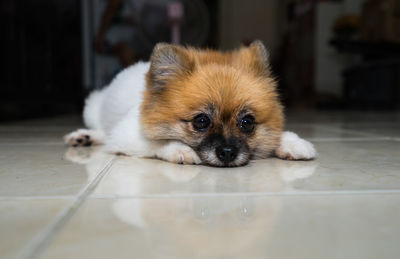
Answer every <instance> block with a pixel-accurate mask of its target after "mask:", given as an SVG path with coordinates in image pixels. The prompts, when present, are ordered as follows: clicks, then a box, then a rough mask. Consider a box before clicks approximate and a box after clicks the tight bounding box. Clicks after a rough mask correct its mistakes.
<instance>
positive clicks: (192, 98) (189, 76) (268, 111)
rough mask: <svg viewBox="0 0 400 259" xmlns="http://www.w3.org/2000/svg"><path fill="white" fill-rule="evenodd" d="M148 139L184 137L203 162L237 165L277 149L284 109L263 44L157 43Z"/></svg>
mask: <svg viewBox="0 0 400 259" xmlns="http://www.w3.org/2000/svg"><path fill="white" fill-rule="evenodd" d="M141 121H142V127H143V131H144V133H145V134H146V136H147V137H148V138H150V139H155V140H179V141H182V142H183V143H185V144H187V145H189V146H190V147H192V148H193V149H194V150H195V151H196V152H197V154H198V155H199V156H200V158H201V160H202V161H203V163H205V164H208V165H213V166H240V165H244V164H246V163H248V161H249V160H250V159H251V158H265V157H267V156H269V155H270V153H271V152H272V151H273V150H274V149H275V148H276V147H277V145H278V143H279V137H280V135H281V132H282V127H283V114H282V106H281V104H280V103H279V100H278V96H277V92H276V84H275V81H274V79H273V78H271V75H270V70H269V64H268V54H267V52H266V50H265V48H264V46H263V45H262V43H261V42H258V41H257V42H254V43H253V44H251V45H250V47H248V48H241V49H239V50H237V51H234V52H229V53H221V52H216V51H208V50H207V51H200V50H196V49H192V48H183V47H178V46H172V45H168V44H158V45H157V46H156V47H155V49H154V51H153V54H152V57H151V66H150V70H149V72H148V74H147V87H146V90H145V93H144V100H143V103H142V107H141Z"/></svg>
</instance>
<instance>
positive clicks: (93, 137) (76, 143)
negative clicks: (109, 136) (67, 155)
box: [64, 129, 105, 147]
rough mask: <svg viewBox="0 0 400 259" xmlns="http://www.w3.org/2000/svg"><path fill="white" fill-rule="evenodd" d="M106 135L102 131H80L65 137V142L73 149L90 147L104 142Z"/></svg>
mask: <svg viewBox="0 0 400 259" xmlns="http://www.w3.org/2000/svg"><path fill="white" fill-rule="evenodd" d="M104 138H105V136H104V134H103V133H102V132H100V131H95V130H89V129H78V130H76V131H73V132H71V133H69V134H67V135H65V136H64V142H65V144H67V145H68V146H71V147H82V146H83V147H88V146H92V145H100V144H103V142H104Z"/></svg>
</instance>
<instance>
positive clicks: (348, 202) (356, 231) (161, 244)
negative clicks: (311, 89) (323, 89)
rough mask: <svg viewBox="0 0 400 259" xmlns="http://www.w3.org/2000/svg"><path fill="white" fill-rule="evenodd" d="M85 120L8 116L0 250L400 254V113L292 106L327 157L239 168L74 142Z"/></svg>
mask: <svg viewBox="0 0 400 259" xmlns="http://www.w3.org/2000/svg"><path fill="white" fill-rule="evenodd" d="M79 126H80V120H79V118H78V117H60V118H53V119H47V120H33V121H23V122H14V123H9V124H2V125H0V230H1V231H0V258H177V259H180V258H185V259H186V258H202V259H203V258H240V259H253V258H285V259H286V258H307V259H313V258H318V259H320V258H328V259H330V258H363V259H364V258H400V246H399V244H400V221H399V218H400V113H359V112H347V113H340V112H324V113H321V112H320V113H318V112H304V113H300V112H299V113H296V114H290V115H289V116H288V126H287V128H288V129H290V130H293V131H295V132H297V133H298V134H299V135H301V136H303V137H305V138H307V139H309V140H311V141H312V142H313V143H314V144H315V146H316V148H317V150H318V152H319V157H318V159H316V160H314V161H310V162H292V161H281V160H277V159H274V158H271V159H267V160H260V161H254V162H252V163H250V164H249V165H248V166H246V167H241V168H233V169H220V168H210V167H204V166H182V165H175V164H170V163H166V162H162V161H157V160H150V159H137V158H127V157H113V156H111V155H109V154H106V153H103V152H102V151H101V149H100V148H71V149H68V148H66V147H64V146H63V144H62V141H61V137H62V135H63V134H64V133H67V132H69V131H71V130H73V129H75V128H77V127H79Z"/></svg>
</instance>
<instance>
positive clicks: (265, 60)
mask: <svg viewBox="0 0 400 259" xmlns="http://www.w3.org/2000/svg"><path fill="white" fill-rule="evenodd" d="M249 49H250V51H251V52H253V53H254V54H255V55H256V58H258V60H259V62H260V64H261V65H263V66H264V67H265V68H266V69H269V53H268V51H267V49H266V48H265V46H264V44H263V43H262V41H261V40H255V41H253V42H252V43H251V44H250V46H249Z"/></svg>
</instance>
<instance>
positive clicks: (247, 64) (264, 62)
mask: <svg viewBox="0 0 400 259" xmlns="http://www.w3.org/2000/svg"><path fill="white" fill-rule="evenodd" d="M236 53H238V54H235V57H236V59H234V60H235V62H236V64H237V65H238V66H240V67H241V68H243V69H248V70H250V71H253V72H256V73H257V74H259V75H261V76H267V77H268V76H270V74H271V73H270V66H269V53H268V51H267V49H266V48H265V46H264V44H263V43H262V42H261V41H260V40H256V41H254V42H253V43H251V44H250V46H249V47H242V48H240V49H239V51H238V52H236Z"/></svg>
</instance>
